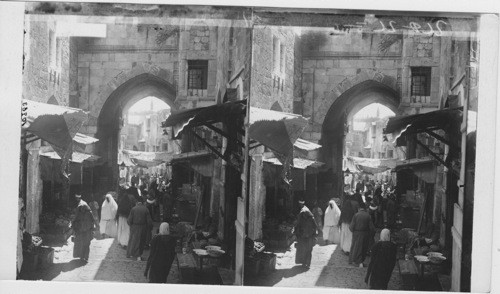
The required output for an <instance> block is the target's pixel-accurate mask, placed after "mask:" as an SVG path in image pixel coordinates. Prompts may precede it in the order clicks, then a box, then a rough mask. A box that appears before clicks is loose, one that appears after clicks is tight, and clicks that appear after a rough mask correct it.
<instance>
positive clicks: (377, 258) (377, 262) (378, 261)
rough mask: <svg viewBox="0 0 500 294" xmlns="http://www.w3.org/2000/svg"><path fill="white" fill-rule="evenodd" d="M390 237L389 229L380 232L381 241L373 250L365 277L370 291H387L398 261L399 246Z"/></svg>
mask: <svg viewBox="0 0 500 294" xmlns="http://www.w3.org/2000/svg"><path fill="white" fill-rule="evenodd" d="M390 235H391V232H390V231H389V230H388V229H383V230H382V232H380V241H379V242H377V243H375V245H373V247H372V248H371V259H370V265H368V270H367V271H366V277H365V282H366V283H369V285H370V289H376V290H387V284H388V283H389V280H390V279H391V275H392V271H393V269H394V266H395V265H396V260H397V258H396V254H397V246H396V244H394V243H392V242H391V237H390Z"/></svg>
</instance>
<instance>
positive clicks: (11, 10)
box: [0, 0, 500, 293]
mask: <svg viewBox="0 0 500 294" xmlns="http://www.w3.org/2000/svg"><path fill="white" fill-rule="evenodd" d="M209 1H210V2H209V4H210V5H226V6H247V5H252V6H274V7H296V8H312V7H314V8H330V9H350V10H352V9H363V10H391V11H393V10H394V11H428V12H431V11H434V12H436V11H437V12H440V11H442V12H457V13H459V12H490V13H499V12H500V1H496V0H491V1H490V0H488V1H484V0H441V1H436V0H420V1H402V0H385V1H384V2H381V1H373V0H357V1H353V0H351V1H349V0H336V1H320V0H314V1H303V0H302V1H301V0H289V1H284V0H279V1H274V2H272V3H271V2H269V1H266V0H254V1H252V2H251V3H249V2H246V1H245V2H244V1H238V2H235V1H228V0H209ZM67 2H89V1H72V0H70V1H67ZM104 2H120V3H138V2H140V1H139V0H123V1H109V0H108V1H104ZM141 3H152V4H193V5H207V2H206V1H203V0H199V1H179V0H174V1H163V0H149V1H142V2H141ZM23 13H24V3H13V2H0V65H2V66H1V68H0V99H1V100H0V101H1V102H3V103H2V104H1V107H0V135H2V137H1V139H0V151H1V152H0V153H1V155H0V157H1V158H0V159H1V161H0V183H1V186H0V187H2V189H1V191H2V193H1V194H2V195H1V196H0V199H1V200H2V202H1V203H2V204H3V205H2V213H0V224H1V231H0V232H1V235H0V236H1V238H0V264H1V266H0V279H13V278H15V272H13V270H14V269H15V259H16V241H17V240H16V236H17V235H16V234H17V231H16V228H17V217H16V216H17V195H18V174H19V168H18V164H19V141H18V138H19V133H20V117H19V106H20V101H19V99H16V97H21V88H22V86H21V81H22V76H21V66H20V65H21V60H22V52H23V40H22V31H23V17H24V15H23ZM485 23H487V22H482V24H485ZM486 31H490V34H492V33H494V29H493V28H492V27H491V23H490V24H488V27H481V34H484V33H486ZM496 33H497V36H496V37H495V36H492V38H487V39H482V41H483V42H484V41H485V40H486V41H488V42H491V41H495V40H496V42H498V28H496ZM489 36H491V35H489ZM497 45H498V43H497ZM493 47H495V46H492V47H490V49H491V50H489V51H490V52H488V48H489V47H488V46H486V47H484V49H483V48H482V51H481V52H480V59H481V61H480V62H481V68H480V81H479V84H480V93H481V94H480V95H481V96H480V102H479V108H480V112H479V121H478V130H479V131H478V141H477V146H478V148H477V150H478V152H477V154H478V155H477V156H478V162H477V165H476V175H477V176H476V185H475V186H476V193H475V209H474V210H475V211H474V214H475V215H474V218H475V219H474V246H473V267H474V268H473V270H474V272H473V281H472V287H473V289H475V290H476V291H483V290H484V291H487V290H488V288H489V285H490V283H489V282H488V280H490V281H491V285H492V288H491V290H492V293H497V292H500V286H499V285H498V284H499V283H498V280H499V279H500V263H499V261H500V236H499V234H498V232H499V228H500V216H499V215H498V214H494V213H493V211H497V212H500V201H499V200H497V201H494V198H495V197H493V196H494V195H500V184H498V181H497V182H495V178H496V179H500V177H499V176H497V177H495V174H497V175H500V173H499V172H498V167H499V166H500V156H498V155H499V154H500V153H499V152H500V146H499V144H498V143H497V144H496V146H495V145H493V146H492V145H491V144H495V141H496V142H498V140H497V139H496V138H498V135H499V130H500V120H497V121H496V124H495V114H496V113H495V110H497V111H498V112H497V113H500V103H498V104H497V103H496V98H497V95H496V93H495V91H494V90H495V89H494V88H495V86H494V85H495V83H496V86H497V89H500V87H499V86H500V85H499V83H498V68H496V69H495V65H496V64H498V58H495V55H496V57H498V49H493ZM497 48H498V46H497ZM494 50H497V52H496V53H495V52H494ZM495 73H496V74H497V77H496V78H493V77H494V75H495ZM485 74H486V75H487V76H489V79H484V75H485ZM485 97H487V98H485ZM482 111H484V113H482ZM481 129H484V130H485V131H486V132H484V133H481ZM495 150H496V154H497V156H496V157H495V159H496V160H493V158H494V157H493V155H494V151H495ZM495 162H496V166H495V165H494V163H495ZM495 168H496V171H497V172H496V173H495ZM493 189H494V190H493ZM493 191H494V192H495V193H493ZM497 199H498V198H497ZM492 218H493V222H491V225H490V220H492ZM489 260H491V261H492V262H493V263H492V266H491V269H490V267H489V266H488V265H487V264H488V262H489ZM476 268H477V269H478V270H477V271H476V270H475V269H476ZM144 287H147V288H144ZM144 289H147V290H153V291H155V290H162V291H169V292H186V291H193V290H194V291H196V293H220V292H221V289H223V291H222V292H227V293H230V292H233V291H234V290H237V291H243V292H247V293H254V292H255V291H259V292H261V291H262V292H267V293H271V291H272V293H280V292H281V293H285V291H286V293H290V292H295V291H297V292H298V291H301V292H303V291H304V289H291V288H253V287H243V288H239V287H209V286H182V285H169V286H168V289H166V288H165V286H162V285H140V284H117V283H76V282H73V283H55V282H20V281H0V293H29V292H32V293H33V292H42V293H45V292H49V291H50V292H52V291H53V290H56V291H57V290H58V291H61V290H62V291H63V293H64V292H69V291H71V292H72V293H88V292H89V291H97V292H104V291H106V292H110V291H111V292H113V291H119V293H129V292H137V291H141V290H142V291H144ZM307 291H308V292H312V293H331V292H332V291H333V292H338V293H346V292H353V293H354V292H362V291H360V290H346V289H337V290H336V289H307ZM394 293H396V292H394ZM397 293H400V292H399V291H398V292H397ZM413 293H414V292H413Z"/></svg>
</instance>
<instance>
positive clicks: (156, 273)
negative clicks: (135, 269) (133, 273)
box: [145, 235, 176, 283]
mask: <svg viewBox="0 0 500 294" xmlns="http://www.w3.org/2000/svg"><path fill="white" fill-rule="evenodd" d="M175 245H176V239H175V238H174V237H172V236H169V235H155V236H154V237H153V239H151V252H150V254H149V258H148V263H147V265H146V273H145V274H146V276H148V277H149V282H150V283H166V282H167V277H168V274H169V272H170V268H171V267H172V263H173V262H174V259H175ZM148 272H149V275H148Z"/></svg>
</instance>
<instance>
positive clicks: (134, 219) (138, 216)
mask: <svg viewBox="0 0 500 294" xmlns="http://www.w3.org/2000/svg"><path fill="white" fill-rule="evenodd" d="M127 223H128V225H129V226H130V238H129V241H128V247H127V257H133V258H137V260H138V261H140V260H142V258H141V256H142V253H143V252H144V247H145V246H146V237H147V234H148V230H151V229H152V227H153V220H152V219H151V215H150V214H149V210H148V209H147V208H146V206H145V205H144V202H143V201H138V202H137V204H136V205H135V206H134V208H132V210H131V211H130V215H129V216H128V220H127Z"/></svg>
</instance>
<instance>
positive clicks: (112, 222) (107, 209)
mask: <svg viewBox="0 0 500 294" xmlns="http://www.w3.org/2000/svg"><path fill="white" fill-rule="evenodd" d="M117 211H118V204H116V201H115V199H113V196H112V195H111V194H110V193H108V194H106V199H105V200H104V202H103V203H102V207H101V222H100V223H99V227H100V232H101V235H103V236H104V237H106V236H107V237H111V238H115V237H116V236H117V226H116V212H117Z"/></svg>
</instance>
